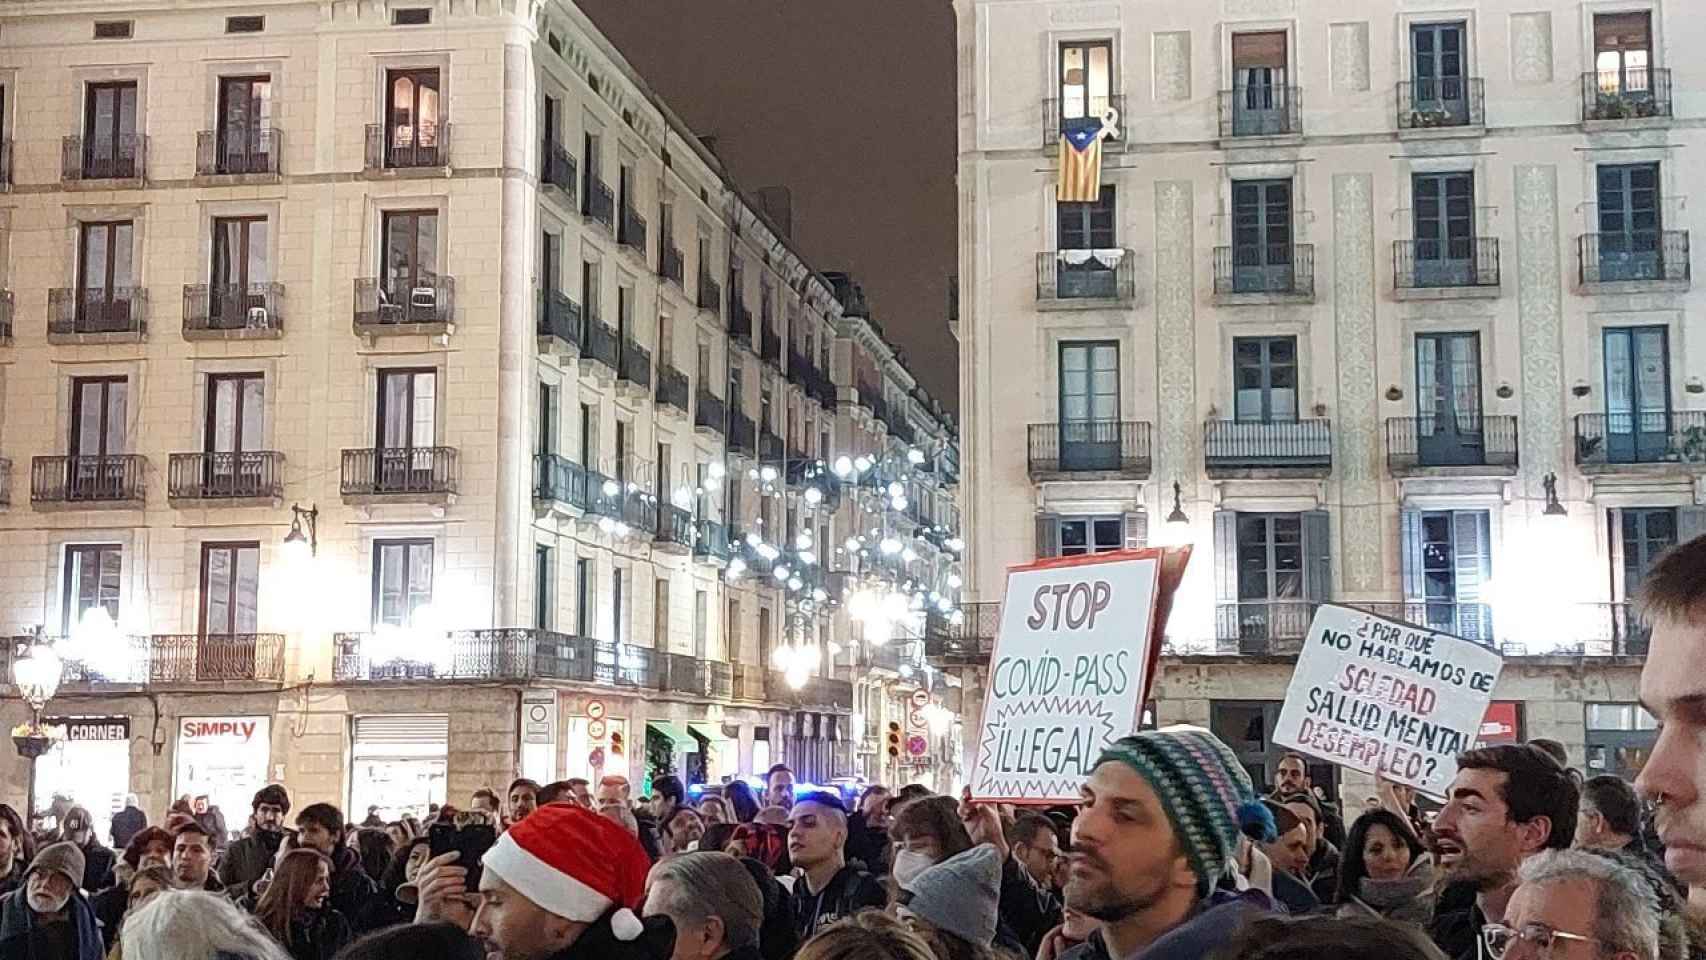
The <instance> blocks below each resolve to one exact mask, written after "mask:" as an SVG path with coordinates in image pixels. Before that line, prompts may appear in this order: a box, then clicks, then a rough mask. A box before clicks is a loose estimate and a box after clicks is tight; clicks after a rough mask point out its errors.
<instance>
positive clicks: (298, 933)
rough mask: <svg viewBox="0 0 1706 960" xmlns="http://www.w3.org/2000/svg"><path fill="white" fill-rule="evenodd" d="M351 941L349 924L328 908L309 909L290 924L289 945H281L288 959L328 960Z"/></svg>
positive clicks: (340, 915) (351, 934)
mask: <svg viewBox="0 0 1706 960" xmlns="http://www.w3.org/2000/svg"><path fill="white" fill-rule="evenodd" d="M354 939H355V934H354V933H353V932H351V930H350V925H349V921H348V920H345V919H344V915H343V914H342V913H339V912H338V911H337V910H335V909H333V908H332V907H325V908H323V909H320V910H309V911H306V912H304V913H301V914H298V915H297V917H296V919H294V920H292V921H291V922H290V941H291V942H290V944H289V945H284V944H280V946H283V947H284V949H285V951H286V952H288V953H289V954H290V956H291V960H332V957H333V956H334V955H336V954H337V952H338V951H339V950H342V949H343V948H344V944H347V943H349V942H350V941H351V940H354Z"/></svg>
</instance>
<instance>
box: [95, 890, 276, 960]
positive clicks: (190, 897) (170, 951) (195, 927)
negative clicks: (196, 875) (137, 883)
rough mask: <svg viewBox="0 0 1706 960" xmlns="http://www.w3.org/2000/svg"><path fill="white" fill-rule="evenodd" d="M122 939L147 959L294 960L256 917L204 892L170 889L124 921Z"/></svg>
mask: <svg viewBox="0 0 1706 960" xmlns="http://www.w3.org/2000/svg"><path fill="white" fill-rule="evenodd" d="M119 942H120V943H122V944H124V948H125V950H126V952H127V953H128V954H129V956H131V957H135V958H139V960H141V958H146V960H226V958H231V960H290V955H289V954H287V953H285V952H284V951H283V950H282V949H280V947H279V946H278V945H277V944H275V943H273V942H272V940H271V939H269V938H268V937H267V932H266V931H265V930H262V929H261V928H260V927H259V926H257V925H256V923H255V921H254V918H253V917H250V916H249V915H248V914H245V913H244V912H243V911H242V910H239V909H238V908H237V905H236V904H234V903H232V902H231V901H229V900H227V899H225V898H224V897H222V896H219V895H218V894H214V893H207V892H206V891H203V890H166V891H163V892H160V893H156V894H155V895H154V896H152V897H150V898H148V901H147V902H146V903H144V904H142V905H141V906H140V907H139V908H138V909H136V910H132V911H131V912H130V914H129V915H128V916H126V917H125V920H124V932H123V933H122V934H121V935H120V940H119Z"/></svg>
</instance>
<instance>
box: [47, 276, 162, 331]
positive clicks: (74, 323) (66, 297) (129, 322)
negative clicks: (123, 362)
mask: <svg viewBox="0 0 1706 960" xmlns="http://www.w3.org/2000/svg"><path fill="white" fill-rule="evenodd" d="M47 307H48V320H47V332H48V335H49V337H71V336H77V335H79V334H91V333H116V334H136V335H141V334H144V333H146V332H148V288H147V287H107V288H105V289H101V290H94V289H78V288H64V287H58V288H55V289H52V290H49V291H48V292H47Z"/></svg>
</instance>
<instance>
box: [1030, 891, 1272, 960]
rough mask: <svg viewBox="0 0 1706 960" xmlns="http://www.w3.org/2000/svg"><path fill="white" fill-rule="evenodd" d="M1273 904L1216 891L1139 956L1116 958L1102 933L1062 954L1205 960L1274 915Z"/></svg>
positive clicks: (1249, 894) (1066, 957) (1071, 959)
mask: <svg viewBox="0 0 1706 960" xmlns="http://www.w3.org/2000/svg"><path fill="white" fill-rule="evenodd" d="M1273 909H1274V905H1273V901H1272V900H1269V899H1268V898H1267V896H1266V895H1265V894H1263V893H1261V892H1260V891H1257V890H1246V891H1244V892H1242V893H1233V892H1231V891H1227V890H1216V891H1214V892H1213V893H1211V894H1209V895H1208V896H1207V897H1205V898H1204V899H1203V900H1201V901H1200V902H1198V903H1197V906H1196V909H1195V910H1194V911H1192V913H1191V915H1190V916H1189V917H1187V918H1186V919H1185V922H1184V923H1181V924H1179V925H1178V926H1176V927H1174V928H1173V929H1171V930H1169V931H1167V932H1166V933H1164V934H1162V935H1161V936H1160V937H1159V938H1157V939H1156V940H1155V942H1153V943H1151V944H1150V945H1149V946H1147V947H1145V948H1143V949H1142V950H1139V951H1138V952H1137V955H1136V956H1135V957H1130V958H1127V957H1114V956H1112V955H1110V954H1109V953H1108V946H1107V943H1106V942H1105V941H1103V939H1102V931H1101V930H1097V931H1095V932H1094V933H1092V934H1090V939H1088V940H1086V941H1084V942H1083V943H1081V944H1079V945H1078V946H1076V947H1073V948H1072V949H1070V950H1068V951H1066V952H1065V953H1063V954H1061V956H1060V960H1205V958H1207V957H1208V956H1209V955H1210V954H1212V953H1214V952H1215V951H1216V950H1218V949H1220V948H1221V947H1223V946H1225V945H1226V944H1227V943H1229V942H1230V941H1231V940H1232V937H1233V936H1234V935H1235V934H1236V933H1237V932H1238V929H1239V928H1240V927H1242V926H1243V925H1244V922H1245V921H1246V920H1249V919H1250V918H1251V917H1257V916H1261V915H1262V914H1265V913H1272V912H1273Z"/></svg>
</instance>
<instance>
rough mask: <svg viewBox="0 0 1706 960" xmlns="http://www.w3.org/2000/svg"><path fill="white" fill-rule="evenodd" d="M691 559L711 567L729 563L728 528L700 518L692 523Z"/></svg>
mask: <svg viewBox="0 0 1706 960" xmlns="http://www.w3.org/2000/svg"><path fill="white" fill-rule="evenodd" d="M693 526H694V536H693V559H695V560H697V561H699V562H700V563H709V564H712V565H713V566H718V567H721V566H724V565H726V564H727V563H728V562H729V556H730V550H729V528H728V527H725V526H723V525H722V524H720V523H718V522H717V521H715V520H706V519H703V518H700V519H698V520H695V521H694V522H693Z"/></svg>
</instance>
